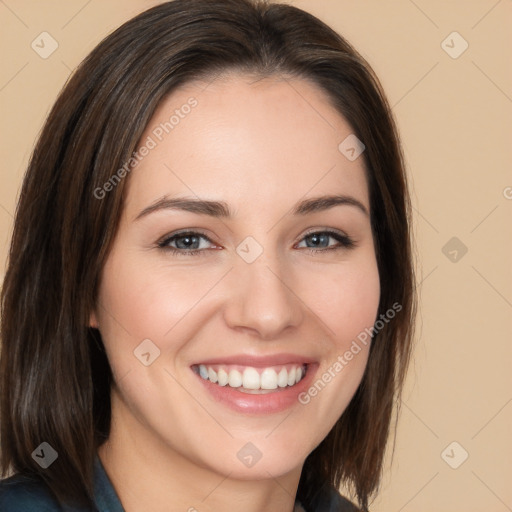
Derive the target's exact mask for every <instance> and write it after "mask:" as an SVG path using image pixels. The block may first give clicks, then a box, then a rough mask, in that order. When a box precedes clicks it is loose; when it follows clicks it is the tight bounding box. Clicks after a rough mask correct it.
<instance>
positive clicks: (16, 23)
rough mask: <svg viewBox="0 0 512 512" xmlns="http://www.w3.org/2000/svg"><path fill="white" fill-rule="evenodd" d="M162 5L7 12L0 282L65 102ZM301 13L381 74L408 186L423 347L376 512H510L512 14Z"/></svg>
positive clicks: (492, 3)
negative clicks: (143, 16) (112, 35)
mask: <svg viewBox="0 0 512 512" xmlns="http://www.w3.org/2000/svg"><path fill="white" fill-rule="evenodd" d="M157 3H159V2H157V1H142V0H129V1H120V0H117V1H114V0H109V1H100V0H90V1H88V2H87V1H86V0H70V1H66V2H63V1H61V2H59V1H56V0H53V1H45V2H40V1H36V0H30V1H29V0H26V1H24V0H19V1H16V0H0V23H1V31H0V38H1V56H2V66H1V69H0V107H1V112H2V117H1V122H0V126H1V139H0V140H1V154H0V161H1V171H0V172H1V176H0V183H1V189H0V190H1V192H0V260H1V263H0V272H3V268H4V262H5V259H6V256H7V250H8V242H9V238H10V233H11V229H12V222H13V218H12V215H13V212H14V210H15V202H16V197H17V194H18V191H19V186H20V183H21V179H22V175H23V172H24V169H25V167H26V164H27V160H28V157H29V154H30V151H31V148H32V146H33V143H34V140H35V138H36V136H37V134H38V132H39V130H40V128H41V126H42V123H43V121H44V118H45V115H46V114H47V112H48V110H49V108H50V106H51V104H52V103H53V101H54V99H55V97H56V95H57V93H58V91H59V90H60V88H61V87H62V86H63V84H64V83H65V81H66V78H67V77H68V75H69V73H70V71H71V70H72V69H73V68H74V67H75V66H76V65H77V64H78V63H79V62H80V60H81V59H82V58H83V57H84V56H85V55H86V54H87V53H88V52H89V51H90V50H91V49H92V48H93V46H94V45H96V44H97V43H98V42H99V40H100V39H101V38H103V37H104V36H105V35H106V34H107V33H108V32H110V31H111V30H112V29H114V28H116V27H117V26H118V25H120V24H121V23H122V22H123V21H125V20H127V19H128V18H130V17H131V16H133V15H134V14H136V13H138V12H140V11H142V10H144V9H145V8H148V7H151V6H152V5H155V4H157ZM289 3H292V4H294V5H296V6H298V7H301V8H304V9H306V10H308V11H310V12H312V13H313V14H315V15H317V16H319V17H320V18H321V19H323V20H324V21H326V22H328V23H330V24H331V25H332V26H333V27H334V28H335V29H337V30H338V31H340V33H341V34H343V35H344V36H346V37H347V39H348V40H349V41H351V42H352V43H353V44H354V45H355V46H356V48H358V49H359V51H360V52H361V53H362V54H363V55H364V56H365V57H366V58H367V59H368V60H369V62H370V63H371V64H372V66H373V67H374V69H375V71H376V72H377V75H378V76H379V77H380V79H381V81H382V83H383V85H384V88H385V90H386V92H387V94H388V97H389V99H390V103H391V105H393V111H394V114H395V116H396V118H397V121H398V124H399V128H400V131H401V134H402V138H403V144H404V149H405V154H406V159H407V164H408V167H409V172H410V176H411V189H412V196H413V204H414V208H415V214H416V218H415V226H414V227H415V233H416V235H415V236H416V243H417V252H418V283H419V289H420V292H421V309H420V316H419V324H418V334H417V348H416V353H415V359H414V364H413V367H412V369H411V372H410V375H409V379H408V383H407V389H406V392H405V396H404V402H403V407H402V415H401V420H400V423H399V427H398V437H397V444H396V450H395V455H394V459H393V463H392V464H390V461H388V464H387V467H386V474H385V478H384V481H383V485H382V490H381V493H380V495H379V497H378V498H377V500H376V501H375V503H374V506H373V510H375V511H378V512H392V511H393V512H395V511H396V512H401V511H403V512H432V511H434V510H435V511H437V512H443V511H450V512H452V511H456V510H464V511H466V512H470V511H483V510H485V511H486V512H505V511H507V510H512V487H511V485H510V482H511V481H512V456H511V455H512V435H511V433H512V429H511V426H512V386H511V378H510V373H511V372H510V369H511V362H512V348H511V339H512V338H511V334H512V325H511V320H510V318H511V313H512V309H511V308H512V279H511V277H512V276H511V273H512V272H511V268H512V267H511V264H510V262H511V255H512V250H511V249H512V236H511V235H512V230H511V229H510V218H511V211H512V174H511V173H510V169H511V164H512V151H511V146H512V144H511V129H510V128H511V121H512V67H511V66H510V57H511V48H512V36H511V34H512V1H510V0H500V1H496V0H478V1H477V0H472V1H465V0H457V1H456V0H451V1H441V0H435V1H428V2H427V1H426V0H414V1H412V0H396V1H379V0H371V1H370V0H366V1H360V2H355V1H350V0H339V1H338V0H295V1H291V2H289ZM43 31H47V32H49V33H50V34H51V36H52V37H53V38H54V39H55V40H56V41H57V42H58V45H59V46H58V49H57V50H56V51H55V52H54V53H53V54H52V55H51V56H50V57H48V58H47V59H42V58H41V57H40V56H39V55H38V54H37V53H36V52H35V51H34V50H32V48H31V42H32V41H33V40H34V39H36V37H37V36H38V35H39V34H40V33H41V32H43ZM453 31H457V32H458V33H459V34H460V36H462V38H463V40H465V41H467V43H468V45H469V46H468V48H467V50H466V51H465V52H464V53H462V54H461V55H460V56H458V58H452V57H451V56H449V55H448V53H446V51H445V50H444V49H443V47H442V46H441V43H442V41H443V40H445V39H446V38H447V36H449V34H451V33H452V32H453ZM463 40H462V39H460V38H458V36H455V37H454V36H450V37H449V38H448V39H447V40H446V43H445V44H444V47H445V48H446V45H447V46H448V48H447V49H448V50H449V51H450V52H452V53H453V52H459V51H460V50H461V49H462V48H463V45H464V41H463ZM450 47H451V48H450ZM452 237H456V238H457V239H458V240H456V241H455V242H451V243H452V244H453V243H455V244H456V245H448V246H447V247H446V248H445V249H444V252H443V248H444V247H445V244H447V243H448V241H449V240H450V239H452ZM457 244H458V245H457ZM461 244H464V245H465V246H466V247H467V253H466V254H464V255H463V256H461V254H462V252H461V247H462V246H461ZM454 250H455V251H457V253H455V252H453V251H454ZM445 253H446V255H445ZM450 253H451V254H450ZM450 258H451V259H453V258H456V261H451V259H450ZM0 277H1V278H3V273H2V274H1V275H0ZM453 441H456V442H457V443H458V445H455V447H453V446H451V447H449V445H450V443H452V442H453ZM447 447H449V448H448V449H447V450H445V449H446V448H447ZM465 452H467V453H468V454H469V457H468V458H467V460H466V461H465V462H464V463H463V464H461V465H460V466H459V467H458V468H457V469H452V467H450V466H449V465H448V463H447V462H445V460H446V461H448V462H450V464H452V465H454V466H456V465H457V464H459V463H460V462H461V460H462V459H463V456H464V454H465ZM442 454H444V458H443V456H442Z"/></svg>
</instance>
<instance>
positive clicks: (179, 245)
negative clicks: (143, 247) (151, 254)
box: [158, 231, 212, 256]
mask: <svg viewBox="0 0 512 512" xmlns="http://www.w3.org/2000/svg"><path fill="white" fill-rule="evenodd" d="M202 240H207V241H208V242H209V243H212V242H211V240H210V239H209V238H208V237H207V236H206V235H203V234H201V233H199V232H197V231H187V232H182V233H177V234H175V235H172V236H170V237H168V238H166V239H164V240H162V242H159V244H158V247H160V248H161V249H163V250H165V251H170V252H172V253H174V254H184V255H185V254H186V255H187V256H191V255H194V254H197V253H200V252H202V251H204V249H207V247H204V246H203V247H201V241H202ZM170 244H174V247H173V246H171V245H170Z"/></svg>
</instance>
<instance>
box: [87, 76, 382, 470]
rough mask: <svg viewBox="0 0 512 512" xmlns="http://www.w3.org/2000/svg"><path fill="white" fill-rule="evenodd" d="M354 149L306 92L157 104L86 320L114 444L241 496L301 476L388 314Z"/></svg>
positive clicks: (246, 81)
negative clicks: (106, 394)
mask: <svg viewBox="0 0 512 512" xmlns="http://www.w3.org/2000/svg"><path fill="white" fill-rule="evenodd" d="M172 116H174V117H172ZM166 123H167V124H166ZM351 133H352V129H351V127H350V126H349V125H348V124H347V122H346V121H345V120H344V119H343V118H342V117H341V116H340V115H339V114H338V113H337V111H336V110H334V108H333V107H332V106H331V105H330V103H329V101H328V99H327V97H326V96H325V95H324V93H323V92H322V91H321V90H320V89H319V88H318V87H317V86H315V85H312V84H311V83H308V82H307V81H303V80H299V79H294V80H290V81H286V80H284V79H280V78H276V77H273V78H266V79H259V80H255V79H254V78H251V77H247V76H240V75H238V76H235V75H231V76H226V77H224V78H222V79H217V80H216V81H214V82H213V83H211V84H210V85H209V86H208V87H206V84H205V83H201V84H199V83H194V84H188V85H187V86H183V87H182V88H180V89H179V90H176V91H174V92H173V93H172V94H171V95H170V96H169V97H168V98H167V99H166V100H165V101H163V102H162V104H161V105H160V107H159V109H158V110H157V112H156V113H155V115H154V117H153V118H152V120H151V122H150V123H149V124H148V127H147V129H146V133H145V134H144V136H143V137H142V139H141V146H140V149H139V155H141V156H142V159H141V161H140V163H139V164H138V165H137V166H136V167H135V168H134V169H133V170H132V171H131V174H130V175H129V177H128V178H127V179H129V182H128V184H127V185H128V186H127V190H126V191H125V192H126V202H125V207H124V211H123V215H122V218H121V222H120V226H119V229H118V232H117V235H116V238H115V240H114V244H113V247H112V250H111V252H110V254H109V257H108V260H107V262H106V264H105V266H104V269H103V272H102V276H101V282H100V290H99V297H98V302H97V307H96V310H95V311H94V312H93V313H92V315H91V325H98V324H99V327H100V332H101V335H102V338H103V341H104V344H105V347H106V351H107V355H108V358H109V361H110V365H111V367H112V370H113V373H114V379H115V386H114V388H113V391H112V408H113V409H112V415H113V425H114V426H115V429H114V431H115V432H120V431H123V430H124V431H131V433H130V434H129V436H131V437H133V436H135V435H136V436H137V440H138V443H139V445H140V446H141V447H144V449H145V450H149V451H150V452H151V450H153V451H155V452H157V451H158V453H159V454H165V455H166V456H169V457H175V458H176V457H178V458H181V459H182V460H186V461H188V462H189V463H190V464H192V465H195V466H198V467H201V468H203V469H206V470H210V471H214V472H217V473H220V474H223V475H226V474H228V473H231V475H232V476H234V477H237V478H241V479H253V478H254V479H258V478H268V475H269V474H270V475H273V476H279V475H285V474H287V473H290V472H293V471H296V470H297V468H299V471H300V468H301V467H302V464H303V462H304V459H305V458H306V457H307V455H308V454H309V453H310V452H311V451H312V450H313V449H314V448H315V447H316V446H317V445H318V444H319V443H320V442H321V441H322V439H324V438H325V436H326V435H327V434H328V432H329V431H330V430H331V428H332V427H333V426H334V424H335V423H336V421H337V420H338V419H339V417H340V415H341V414H342V413H343V411H344V410H345V408H346V407H347V405H348V403H349V401H350V399H351V398H352V396H353V395H354V393H355V391H356V389H357V387H358V385H359V383H360V381H361V378H362V375H363V372H364V369H365V366H366V362H367V357H368V349H369V346H368V344H366V345H365V344H363V343H361V342H357V344H356V345H357V347H358V348H355V345H354V340H357V336H358V335H359V334H360V333H361V332H364V330H365V328H370V327H371V326H373V324H374V322H375V320H376V315H377V308H378V303H379V294H380V287H379V274H378V269H377V264H376V258H375V249H374V244H373V238H372V231H371V224H370V217H369V213H368V212H369V211H370V204H369V194H368V186H367V181H366V177H365V170H364V163H363V159H362V157H360V158H357V159H355V160H353V161H351V160H349V159H348V158H346V157H345V156H344V154H342V153H341V152H340V150H339V149H338V146H339V144H340V142H341V141H343V140H344V139H345V138H346V137H347V136H349V135H350V134H351ZM143 146H146V148H147V151H146V150H142V147H143ZM322 198H323V199H322ZM103 200H104V201H107V200H108V197H106V198H104V199H103Z"/></svg>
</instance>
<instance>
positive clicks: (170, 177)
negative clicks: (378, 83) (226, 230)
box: [126, 75, 369, 209]
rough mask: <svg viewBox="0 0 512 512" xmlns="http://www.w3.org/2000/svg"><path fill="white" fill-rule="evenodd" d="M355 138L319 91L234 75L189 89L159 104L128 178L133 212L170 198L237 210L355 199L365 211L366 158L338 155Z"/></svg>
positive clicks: (282, 80) (305, 84) (129, 205)
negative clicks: (254, 204)
mask: <svg viewBox="0 0 512 512" xmlns="http://www.w3.org/2000/svg"><path fill="white" fill-rule="evenodd" d="M352 133H353V130H352V128H351V127H350V125H349V124H348V123H347V121H346V120H345V119H344V118H343V117H342V116H341V115H340V114H339V113H338V111H337V110H335V109H334V107H333V106H332V104H331V103H330V101H329V98H328V97H327V95H326V94H325V93H324V92H323V91H322V90H321V89H320V88H319V87H318V86H316V85H314V84H312V83H311V82H308V81H306V80H301V79H297V78H295V79H291V78H287V79H285V78H283V77H268V78H264V79H261V78H255V77H251V76H247V75H229V76H227V77H223V78H221V79H216V80H213V81H212V82H210V83H209V82H195V83H189V84H187V85H185V86H183V87H180V88H179V89H176V90H175V91H174V92H173V93H171V94H170V95H169V96H168V97H166V98H165V99H164V100H163V101H162V103H161V104H160V105H159V107H158V109H157V110H156V112H155V114H154V115H153V117H152V119H151V120H150V122H149V123H148V126H147V127H146V130H145V132H144V135H143V136H142V138H141V143H140V146H139V148H141V147H142V146H144V145H146V146H147V147H151V149H150V150H149V151H147V152H146V151H144V154H145V156H144V157H143V158H142V159H141V161H140V163H139V164H138V165H137V167H136V168H135V169H134V171H133V172H132V173H131V175H130V180H129V184H128V194H127V203H126V204H127V209H129V208H138V207H140V206H144V205H146V204H147V203H148V202H151V201H154V200H155V199H157V198H158V197H161V196H162V195H164V194H186V195H189V196H190V195H196V196H198V197H201V198H206V199H218V198H220V196H222V199H223V200H226V201H228V202H234V203H237V206H240V207H242V208H243V207H244V205H247V201H250V200H252V199H254V200H255V201H256V200H257V201H259V203H260V205H261V207H264V205H265V204H266V202H275V201H276V200H279V199H282V200H283V201H284V202H285V203H287V202H289V201H288V200H292V199H293V198H295V199H299V198H302V197H303V196H305V195H306V196H307V195H308V193H311V194H312V195H315V194H320V193H336V192H339V193H350V194H354V195H356V196H358V198H359V199H360V200H361V201H362V202H363V203H364V204H365V205H366V206H367V207H368V209H369V204H368V191H367V183H366V174H365V169H364V161H363V158H357V159H356V160H354V161H350V160H348V159H347V158H346V157H345V156H344V154H342V153H341V152H340V150H339V149H338V146H339V144H340V143H341V142H342V141H343V140H344V139H345V138H346V137H347V136H349V135H351V134H352Z"/></svg>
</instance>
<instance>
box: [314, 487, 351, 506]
mask: <svg viewBox="0 0 512 512" xmlns="http://www.w3.org/2000/svg"><path fill="white" fill-rule="evenodd" d="M308 512H310V511H309V509H308ZM311 512H360V509H359V508H358V507H356V506H355V505H354V504H353V503H352V502H351V501H349V500H347V499H346V498H344V497H343V496H342V495H341V494H340V493H339V491H338V490H337V489H336V488H335V487H333V486H331V485H326V486H324V487H323V488H322V489H321V490H320V492H318V493H317V496H316V499H315V500H314V503H313V506H312V507H311Z"/></svg>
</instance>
